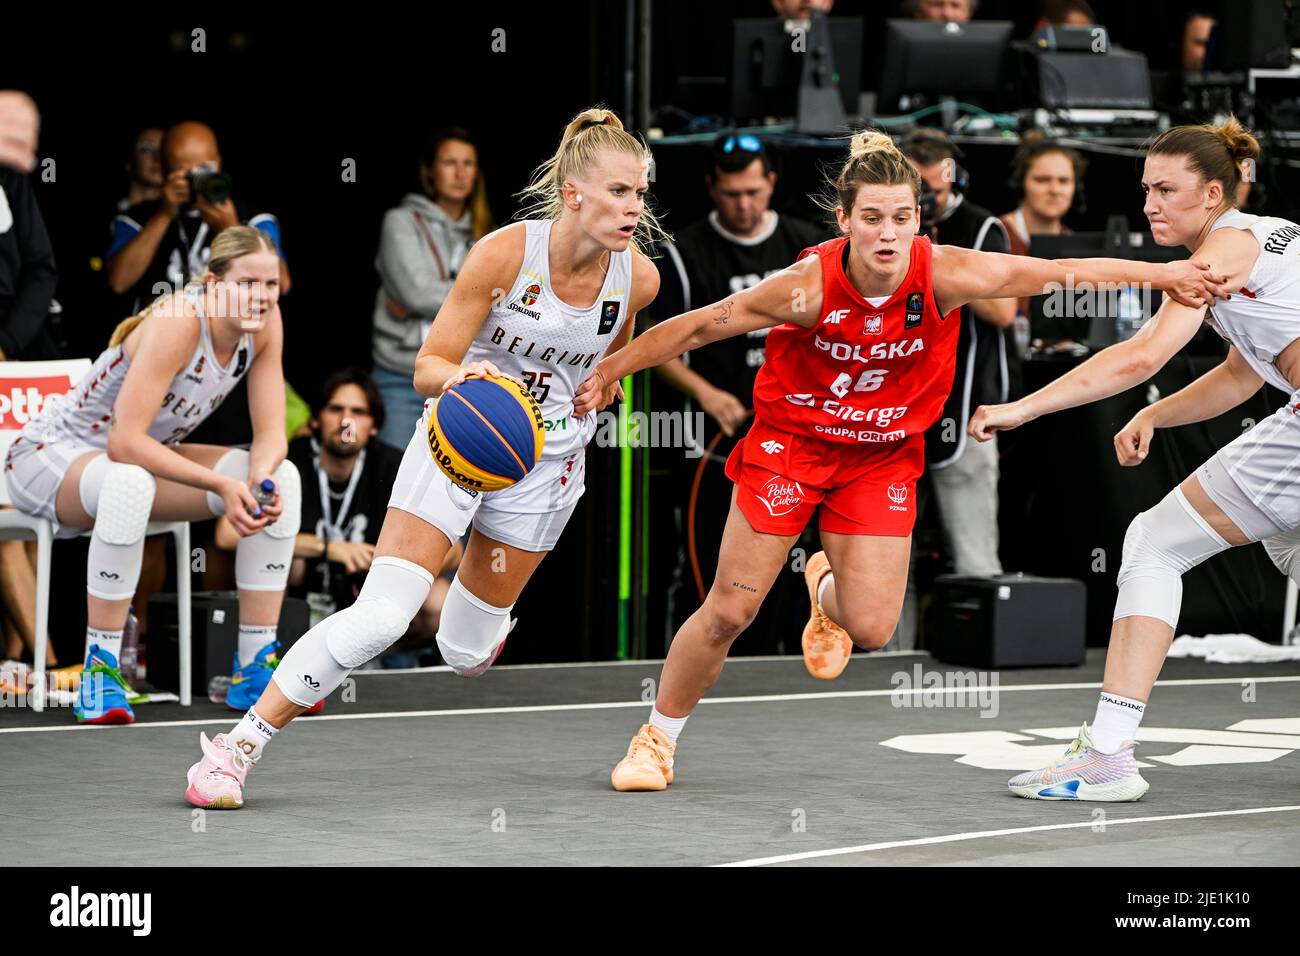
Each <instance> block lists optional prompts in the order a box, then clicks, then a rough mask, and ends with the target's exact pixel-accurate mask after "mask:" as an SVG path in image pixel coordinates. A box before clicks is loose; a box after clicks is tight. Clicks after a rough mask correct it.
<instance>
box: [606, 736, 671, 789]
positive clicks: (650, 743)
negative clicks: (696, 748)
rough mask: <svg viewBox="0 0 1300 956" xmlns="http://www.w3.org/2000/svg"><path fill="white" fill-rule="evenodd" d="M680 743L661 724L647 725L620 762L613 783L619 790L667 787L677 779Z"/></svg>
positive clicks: (611, 776)
mask: <svg viewBox="0 0 1300 956" xmlns="http://www.w3.org/2000/svg"><path fill="white" fill-rule="evenodd" d="M676 749H677V745H676V744H674V743H673V742H672V741H671V740H669V739H668V735H667V734H665V733H664V732H663V731H662V730H660V729H659V728H658V727H655V726H653V725H651V724H645V725H643V726H642V727H641V729H640V730H638V731H637V732H636V736H635V737H633V738H632V743H631V744H630V745H629V746H628V748H627V756H626V757H624V758H623V759H622V760H620V761H619V762H618V766H617V767H615V768H614V772H613V773H611V774H610V775H609V782H610V783H611V784H613V785H614V789H615V790H620V791H627V790H667V789H668V785H669V784H670V783H672V782H673V751H674V750H676Z"/></svg>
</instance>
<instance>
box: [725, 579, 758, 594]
mask: <svg viewBox="0 0 1300 956" xmlns="http://www.w3.org/2000/svg"><path fill="white" fill-rule="evenodd" d="M731 586H732V587H733V588H740V590H742V591H750V592H752V593H754V594H757V593H758V588H756V587H751V586H750V585H748V584H744V583H743V582H741V581H732V582H731Z"/></svg>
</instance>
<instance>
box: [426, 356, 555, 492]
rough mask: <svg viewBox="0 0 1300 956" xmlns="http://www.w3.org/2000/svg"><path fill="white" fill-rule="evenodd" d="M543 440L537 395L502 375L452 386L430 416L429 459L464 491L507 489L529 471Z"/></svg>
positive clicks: (439, 399) (439, 400)
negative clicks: (431, 456)
mask: <svg viewBox="0 0 1300 956" xmlns="http://www.w3.org/2000/svg"><path fill="white" fill-rule="evenodd" d="M545 439H546V429H545V427H544V425H543V423H542V410H541V408H540V407H538V405H537V401H536V399H534V398H533V396H532V395H531V394H529V392H528V389H527V388H525V387H524V386H523V385H521V384H519V383H518V382H515V381H512V380H511V379H508V378H505V377H504V376H501V377H492V378H470V379H466V380H465V381H463V382H460V383H459V384H457V385H454V386H453V387H451V388H449V389H448V390H447V391H446V392H444V393H443V394H442V395H441V396H440V397H439V398H438V400H437V402H435V403H434V406H433V411H432V412H431V413H430V415H429V451H430V452H431V453H432V454H433V460H434V461H435V462H436V463H437V465H438V467H439V468H441V469H442V471H443V474H445V475H446V476H447V477H448V478H450V479H451V480H452V481H454V482H455V483H456V484H458V485H460V486H461V487H462V488H465V489H468V490H469V491H498V490H500V489H502V488H509V487H510V486H511V485H513V484H514V483H515V482H516V481H519V480H520V479H521V478H523V477H524V475H526V474H528V472H529V471H531V470H532V467H533V465H534V464H536V463H537V459H538V457H539V456H540V455H541V454H542V443H543V442H544V441H545Z"/></svg>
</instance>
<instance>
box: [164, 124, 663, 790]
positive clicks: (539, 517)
mask: <svg viewBox="0 0 1300 956" xmlns="http://www.w3.org/2000/svg"><path fill="white" fill-rule="evenodd" d="M649 162H650V154H649V151H648V150H647V149H646V147H645V145H644V144H643V143H642V142H641V141H640V140H639V139H637V138H636V137H634V136H632V135H630V134H629V133H627V132H626V131H624V129H623V126H622V124H621V123H620V122H619V120H618V117H616V116H615V115H614V114H613V113H612V112H610V111H609V110H604V109H590V110H586V111H584V112H582V113H580V114H578V116H577V117H576V118H575V119H574V120H573V121H572V122H571V123H569V125H568V126H567V127H566V128H565V131H564V135H563V137H562V138H561V141H560V146H559V149H558V150H557V151H556V153H555V155H554V156H552V157H551V159H550V160H548V161H547V162H546V163H545V164H543V165H542V167H541V168H540V169H539V170H538V172H537V174H536V175H535V176H534V179H533V183H532V185H531V186H530V187H529V188H528V189H527V190H525V192H524V195H525V196H526V197H527V198H530V199H532V200H534V205H533V207H532V209H533V210H534V211H536V212H537V213H538V217H537V218H533V219H526V220H525V221H523V222H519V223H514V224H512V225H509V226H506V227H504V228H502V229H498V230H497V231H496V232H494V233H492V234H490V235H488V236H486V237H485V238H484V239H482V240H481V241H480V242H478V243H477V244H476V245H475V246H474V247H473V248H472V249H471V250H470V252H469V255H468V256H467V257H466V259H465V264H464V266H463V267H462V269H461V271H460V274H459V276H457V278H456V283H455V285H454V287H453V288H452V291H451V293H450V295H449V296H448V298H447V300H446V301H445V302H444V303H443V306H442V308H441V309H440V310H439V312H438V316H437V318H436V319H435V320H434V323H433V327H432V328H431V329H430V331H429V335H428V337H427V339H426V340H425V343H424V346H423V348H422V349H421V350H420V354H419V356H418V357H417V359H416V368H415V387H416V389H417V390H418V391H419V392H420V393H421V394H423V395H426V396H429V397H431V398H432V397H433V396H436V395H439V394H441V393H442V392H443V391H445V390H446V389H447V388H449V387H451V386H452V385H454V384H456V383H457V382H461V381H464V380H465V379H466V378H467V377H469V376H473V375H496V374H506V375H509V376H512V377H515V378H518V379H519V380H521V381H523V382H525V383H527V385H528V386H529V389H530V391H531V392H532V394H533V395H534V397H536V398H537V400H538V402H539V403H540V405H541V409H542V415H543V417H544V418H545V420H546V442H545V446H544V448H543V450H542V455H541V458H540V459H539V460H538V462H537V464H536V465H535V466H534V468H533V469H532V471H530V472H529V473H528V474H527V475H526V476H525V477H524V478H523V479H522V480H521V481H519V482H518V483H516V484H515V485H513V486H511V487H509V488H505V489H502V490H500V491H490V492H481V493H478V494H475V493H472V492H469V491H466V490H465V489H463V488H461V487H460V486H459V485H456V484H454V483H453V482H451V481H450V480H449V479H448V478H447V477H446V476H445V475H444V474H443V473H442V472H441V470H439V469H438V468H437V466H436V465H435V464H434V462H433V459H432V455H431V453H430V451H429V445H428V428H427V420H428V415H429V408H430V406H431V404H432V403H431V402H430V401H426V403H425V410H424V414H423V415H422V416H421V419H420V421H419V422H418V423H414V422H413V423H412V424H413V425H415V431H414V434H413V435H412V437H411V441H410V443H409V444H408V445H407V448H406V455H405V457H404V458H403V461H402V466H401V469H400V471H399V472H398V476H397V481H396V483H395V484H394V487H393V494H392V498H391V499H390V501H389V509H388V514H387V516H386V517H385V519H384V527H383V530H382V531H381V532H380V535H379V541H378V543H377V544H376V546H375V557H374V560H373V562H372V563H371V565H370V570H369V572H368V573H367V575H366V581H365V584H364V586H363V587H362V589H361V593H360V594H359V595H358V597H357V601H356V603H355V604H353V605H352V606H351V607H348V608H345V609H344V610H342V611H340V612H338V613H337V614H334V615H333V616H331V617H329V618H327V619H326V620H324V621H322V622H321V623H320V624H318V625H317V626H316V627H314V628H312V629H311V630H310V631H308V632H307V634H305V635H304V636H303V637H302V638H300V639H299V641H298V642H297V643H296V644H295V645H294V646H293V648H291V649H290V651H289V653H288V654H286V655H285V658H284V660H283V661H282V662H281V663H280V666H279V667H278V668H277V670H276V671H275V674H274V675H273V679H272V682H271V684H270V686H269V687H268V688H267V689H266V692H265V693H264V694H263V695H262V697H261V698H260V699H259V700H258V701H257V703H256V704H254V705H253V707H251V708H250V709H249V711H248V713H247V714H246V715H245V717H244V719H243V720H242V721H240V722H239V724H238V725H237V726H236V727H235V728H234V729H233V730H231V731H230V732H229V733H228V734H223V735H218V736H217V737H216V738H215V739H213V740H211V741H210V740H208V739H207V737H206V736H204V737H202V738H201V744H202V749H203V759H202V760H201V761H200V762H199V763H197V764H195V765H194V766H193V767H191V768H190V772H189V775H188V785H189V786H188V790H187V792H186V797H187V799H188V800H189V801H190V802H191V803H193V804H195V805H196V806H202V807H208V808H218V809H234V808H237V807H240V806H242V805H243V800H244V779H245V776H246V775H247V773H248V769H249V767H250V766H251V765H252V764H253V763H255V762H256V761H257V760H258V759H259V758H260V756H261V754H262V748H263V746H265V744H266V743H267V742H269V741H270V739H271V737H272V735H274V734H275V733H276V732H277V731H278V730H280V729H282V728H283V727H284V726H285V725H286V724H288V723H289V721H291V720H292V719H293V718H294V717H296V716H297V715H298V714H300V713H302V712H303V710H304V708H306V707H309V706H311V705H313V704H314V703H316V702H317V701H320V700H323V699H324V698H325V697H326V696H327V695H328V694H330V693H331V692H332V691H333V690H334V689H335V688H336V687H338V686H339V685H340V684H341V683H342V682H343V680H344V678H346V677H347V675H348V673H349V672H350V671H351V670H352V669H353V668H355V667H358V666H360V665H361V664H364V663H365V662H366V661H368V660H370V659H371V658H372V657H374V656H375V655H377V654H379V653H380V652H382V651H383V650H384V649H385V648H386V647H388V646H389V645H390V644H392V643H393V642H394V641H396V640H397V639H398V638H399V637H401V636H402V634H403V633H404V632H405V631H406V628H407V625H408V624H409V623H410V621H411V619H412V618H413V617H414V616H415V614H416V613H417V612H418V611H419V610H420V608H421V606H422V605H423V604H424V599H425V596H426V595H427V594H428V591H429V588H430V586H431V585H432V583H433V579H434V576H435V575H436V574H437V573H438V570H439V568H440V567H441V566H442V563H443V559H444V557H445V556H446V554H447V551H448V549H449V548H450V547H451V543H452V542H453V541H455V540H456V539H458V538H459V537H460V536H461V535H462V534H464V533H465V531H466V529H467V528H470V526H471V525H472V529H473V530H472V531H471V532H470V537H469V544H468V546H467V548H466V551H465V557H464V559H463V560H462V562H461V564H460V568H459V570H458V571H457V573H456V578H455V580H454V581H453V582H452V585H451V589H450V591H449V592H448V595H447V601H446V604H445V605H444V606H443V609H442V617H441V621H440V625H439V629H438V648H439V651H440V652H441V654H442V658H443V660H444V661H445V662H446V663H447V664H449V665H450V666H451V667H452V669H453V670H454V671H456V673H458V674H460V675H462V676H465V677H472V676H476V675H478V674H481V673H482V672H483V671H485V670H486V669H487V668H488V667H489V666H490V665H491V664H492V662H493V661H494V660H495V659H496V657H497V655H498V654H500V652H501V648H502V646H503V645H504V643H505V638H506V634H507V633H508V632H509V630H510V626H511V621H510V611H511V608H512V607H513V606H514V603H515V601H516V599H517V598H518V597H519V594H520V592H521V591H522V590H523V588H524V585H525V584H527V582H528V580H529V578H530V577H532V574H533V572H534V571H535V570H536V569H537V567H538V565H539V564H540V563H541V562H542V559H543V558H545V557H546V554H547V552H549V551H550V550H551V549H552V548H553V547H554V546H555V543H556V541H557V540H558V538H559V536H560V533H561V532H562V531H563V530H564V526H565V524H566V522H567V521H568V519H569V517H570V515H572V513H573V510H574V508H575V507H576V505H577V502H578V499H579V498H580V497H581V495H582V493H583V489H584V472H585V469H584V457H583V456H584V449H585V446H586V443H587V441H588V440H589V439H590V438H591V435H592V433H593V432H594V430H595V427H596V421H595V416H594V415H591V414H588V415H585V416H584V417H582V418H575V417H574V416H573V395H574V392H575V391H577V388H578V386H579V385H580V384H581V383H582V381H583V380H584V379H586V378H587V376H588V375H589V374H590V370H591V369H592V368H593V367H594V366H595V364H596V363H597V362H598V361H600V359H601V358H603V357H604V356H605V355H607V354H609V353H610V352H612V351H615V350H617V349H619V348H622V347H623V345H624V344H626V342H627V340H628V339H629V338H630V336H631V333H632V328H633V318H634V316H635V314H636V313H637V312H638V311H639V310H641V309H643V308H644V307H645V306H647V305H648V304H649V303H650V302H651V301H652V300H653V299H654V296H655V293H656V292H657V291H658V288H659V274H658V271H657V270H656V269H655V267H654V265H653V264H652V263H651V262H650V260H649V259H647V258H646V257H645V256H644V255H642V254H641V253H640V252H639V251H638V247H637V245H636V243H635V241H634V236H635V234H636V233H637V231H638V228H639V227H640V228H643V229H649V230H650V231H652V232H653V231H655V226H654V220H653V217H652V216H651V215H650V214H649V213H648V212H647V211H646V210H645V208H644V207H645V193H646V191H647V189H648V186H649V178H648V177H649ZM618 394H621V393H620V391H619V389H618V386H617V385H614V386H612V387H610V388H609V389H607V390H606V392H605V393H604V394H603V395H602V396H601V397H602V401H601V402H600V403H598V406H597V407H598V408H603V407H604V406H605V405H607V404H608V403H609V402H611V401H613V399H614V397H615V396H616V395H618ZM502 558H504V560H502Z"/></svg>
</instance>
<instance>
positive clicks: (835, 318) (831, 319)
mask: <svg viewBox="0 0 1300 956" xmlns="http://www.w3.org/2000/svg"><path fill="white" fill-rule="evenodd" d="M848 315H849V310H848V309H836V310H835V311H834V312H828V313H827V314H826V318H824V319H822V323H823V324H825V325H839V324H840V323H841V322H842V321H844V319H846V318H848Z"/></svg>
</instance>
